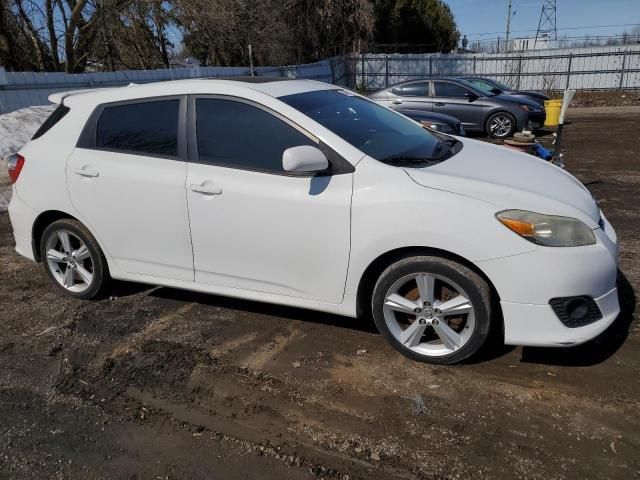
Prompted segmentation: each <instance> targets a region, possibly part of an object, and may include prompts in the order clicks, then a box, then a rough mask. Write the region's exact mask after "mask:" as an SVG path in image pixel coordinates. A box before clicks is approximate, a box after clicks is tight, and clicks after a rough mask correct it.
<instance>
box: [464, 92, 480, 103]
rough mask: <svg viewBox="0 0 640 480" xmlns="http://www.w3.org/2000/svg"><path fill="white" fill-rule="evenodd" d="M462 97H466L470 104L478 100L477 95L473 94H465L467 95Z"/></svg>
mask: <svg viewBox="0 0 640 480" xmlns="http://www.w3.org/2000/svg"><path fill="white" fill-rule="evenodd" d="M464 96H465V97H467V98H468V99H469V101H470V102H473V101H474V100H477V99H478V95H476V94H475V93H473V92H467V93H465V94H464Z"/></svg>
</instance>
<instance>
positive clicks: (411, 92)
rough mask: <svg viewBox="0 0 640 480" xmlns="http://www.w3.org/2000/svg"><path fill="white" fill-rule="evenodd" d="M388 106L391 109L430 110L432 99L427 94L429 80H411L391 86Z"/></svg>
mask: <svg viewBox="0 0 640 480" xmlns="http://www.w3.org/2000/svg"><path fill="white" fill-rule="evenodd" d="M388 106H389V107H391V108H393V109H401V110H416V111H422V112H430V111H431V110H432V99H431V97H430V96H429V82H427V81H419V82H411V83H405V84H402V85H398V86H395V87H393V88H392V89H391V98H390V104H389V105H388Z"/></svg>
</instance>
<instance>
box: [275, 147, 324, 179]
mask: <svg viewBox="0 0 640 480" xmlns="http://www.w3.org/2000/svg"><path fill="white" fill-rule="evenodd" d="M282 167H283V168H284V170H285V171H286V172H293V173H313V172H321V171H323V170H326V169H327V168H329V160H327V157H326V156H325V155H324V153H322V150H320V149H319V148H316V147H312V146H311V145H301V146H299V147H291V148H287V149H286V150H285V151H284V153H283V154H282Z"/></svg>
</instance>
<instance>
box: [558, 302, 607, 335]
mask: <svg viewBox="0 0 640 480" xmlns="http://www.w3.org/2000/svg"><path fill="white" fill-rule="evenodd" d="M549 305H551V308H552V309H553V311H554V312H555V314H556V315H557V316H558V318H559V319H560V321H561V322H562V323H563V324H564V325H565V326H567V327H569V328H577V327H584V326H585V325H589V324H590V323H593V322H597V321H598V320H600V319H602V312H601V311H600V309H599V308H598V305H597V304H596V302H595V300H594V299H593V298H591V297H589V296H586V295H583V296H576V297H559V298H552V299H551V300H549Z"/></svg>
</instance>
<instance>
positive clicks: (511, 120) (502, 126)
mask: <svg viewBox="0 0 640 480" xmlns="http://www.w3.org/2000/svg"><path fill="white" fill-rule="evenodd" d="M485 130H486V132H487V135H489V136H490V137H491V138H508V137H510V136H512V135H513V134H514V132H515V131H516V119H515V117H514V116H513V115H511V114H510V113H507V112H496V113H494V114H492V115H490V116H489V118H488V119H487V124H486V128H485Z"/></svg>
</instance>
